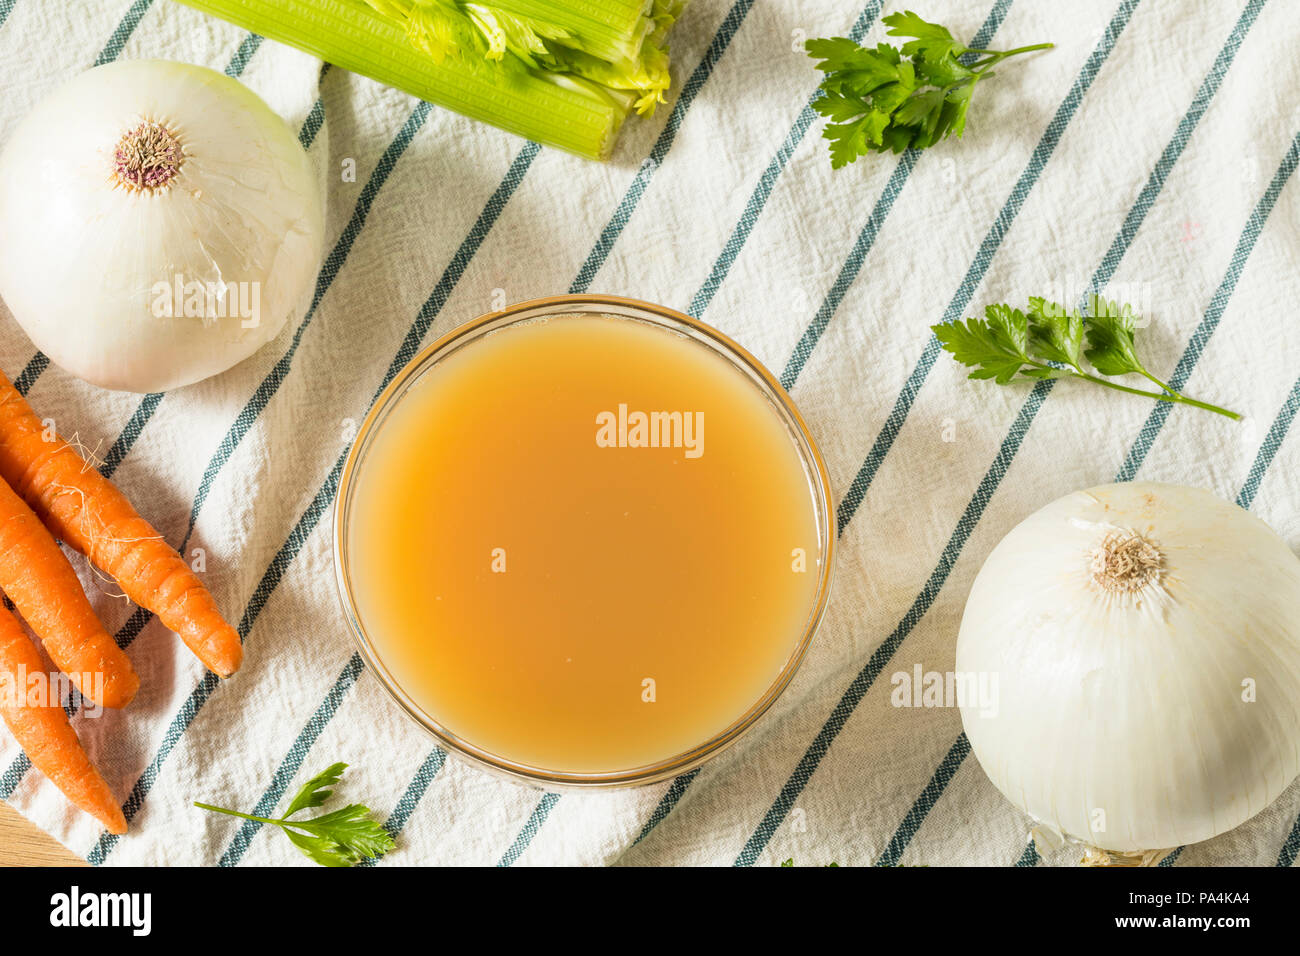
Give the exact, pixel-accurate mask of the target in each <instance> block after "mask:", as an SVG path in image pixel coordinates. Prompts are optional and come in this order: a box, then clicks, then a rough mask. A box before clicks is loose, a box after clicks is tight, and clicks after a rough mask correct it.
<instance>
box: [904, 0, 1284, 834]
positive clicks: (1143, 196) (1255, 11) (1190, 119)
mask: <svg viewBox="0 0 1300 956" xmlns="http://www.w3.org/2000/svg"><path fill="white" fill-rule="evenodd" d="M1264 3H1265V0H1251V2H1250V3H1249V4H1248V5H1247V7H1246V8H1245V9H1244V10H1243V11H1242V14H1241V16H1240V17H1239V18H1238V20H1237V22H1236V24H1235V25H1234V26H1233V29H1232V31H1231V33H1230V34H1229V36H1228V39H1227V41H1226V42H1225V43H1224V46H1223V48H1222V49H1221V50H1220V52H1219V55H1218V56H1217V57H1216V58H1215V61H1214V64H1213V66H1211V68H1210V72H1209V73H1208V74H1207V75H1206V77H1205V79H1204V80H1202V82H1201V85H1200V87H1199V88H1198V90H1197V92H1196V95H1195V96H1194V97H1193V99H1192V104H1191V106H1189V107H1188V110H1187V112H1186V113H1185V114H1184V116H1183V118H1182V120H1180V121H1179V123H1178V126H1177V128H1176V129H1175V131H1174V135H1173V137H1172V138H1171V139H1170V141H1169V143H1168V145H1166V147H1165V149H1164V151H1163V152H1162V153H1161V155H1160V159H1159V160H1158V161H1157V163H1156V166H1155V168H1154V169H1153V170H1152V172H1151V175H1150V176H1149V177H1148V179H1147V183H1146V185H1145V186H1144V187H1143V189H1142V191H1141V192H1140V193H1139V194H1138V198H1137V200H1136V201H1135V202H1134V204H1133V206H1132V208H1131V209H1130V210H1129V212H1128V214H1127V215H1126V216H1125V218H1124V223H1123V225H1122V226H1121V228H1120V231H1119V233H1117V234H1116V236H1115V239H1114V240H1113V241H1112V243H1111V245H1110V248H1109V249H1107V251H1106V254H1105V255H1104V256H1103V258H1102V262H1101V264H1100V265H1099V266H1098V268H1097V271H1096V272H1095V273H1094V275H1093V277H1092V281H1091V283H1090V285H1089V290H1090V291H1100V290H1101V289H1103V288H1104V287H1105V285H1106V283H1107V282H1109V280H1110V278H1111V277H1112V276H1113V275H1114V273H1115V269H1116V268H1117V267H1118V266H1119V263H1120V261H1121V260H1122V259H1123V257H1124V254H1125V252H1127V250H1128V248H1129V246H1130V245H1131V244H1132V241H1133V239H1134V237H1135V236H1136V235H1137V232H1138V230H1139V228H1140V227H1141V225H1142V222H1143V221H1144V220H1145V218H1146V215H1147V213H1148V212H1149V211H1150V209H1151V206H1152V204H1153V203H1154V201H1155V198H1156V197H1157V196H1158V195H1159V194H1160V192H1161V191H1162V190H1163V188H1164V184H1165V181H1166V180H1167V179H1168V176H1169V172H1170V171H1171V170H1172V169H1173V167H1174V164H1175V163H1177V161H1178V158H1179V157H1180V156H1181V155H1182V153H1183V149H1184V148H1185V147H1186V145H1187V142H1188V140H1189V139H1190V137H1191V135H1192V132H1193V131H1194V130H1195V129H1196V126H1197V124H1198V123H1199V122H1200V119H1201V117H1202V116H1203V115H1204V114H1205V111H1206V109H1207V108H1208V107H1209V104H1210V101H1211V100H1212V99H1213V98H1214V94H1215V93H1216V92H1217V91H1218V89H1219V86H1220V84H1221V83H1222V80H1223V76H1224V75H1225V74H1226V72H1227V70H1228V68H1229V67H1230V66H1231V65H1232V61H1233V59H1234V58H1235V57H1236V53H1237V50H1238V49H1240V47H1241V43H1242V41H1243V40H1244V39H1245V36H1246V34H1247V33H1248V32H1249V31H1250V28H1251V26H1252V25H1253V24H1254V22H1255V19H1256V18H1257V16H1258V15H1259V11H1260V10H1261V9H1262V8H1263V6H1264ZM1285 166H1286V162H1285V161H1284V162H1283V168H1284V167H1285ZM1278 172H1279V174H1280V173H1281V172H1282V168H1279V171H1278ZM1287 175H1290V174H1289V172H1288V173H1287ZM1274 179H1275V181H1276V176H1275V177H1274ZM1278 189H1279V190H1280V186H1279V187H1278ZM1270 194H1272V195H1273V198H1274V199H1276V194H1275V193H1273V192H1272V188H1271V187H1270V190H1269V191H1268V192H1266V193H1265V199H1267V198H1268V196H1269V195H1270ZM1262 202H1264V199H1261V203H1262ZM1269 208H1270V209H1271V201H1270V206H1269ZM1257 211H1258V210H1257ZM1264 215H1265V217H1266V216H1267V213H1265V214H1264ZM1255 218H1256V217H1255V215H1254V214H1252V217H1251V221H1252V222H1253V221H1254V220H1255ZM1250 230H1251V226H1250V223H1248V224H1247V229H1246V232H1245V233H1243V239H1244V238H1245V236H1246V234H1247V233H1249V232H1250ZM1257 233H1258V229H1257V228H1256V232H1255V234H1257ZM1253 242H1254V240H1253V238H1252V239H1251V243H1252V244H1253ZM1239 246H1240V243H1239ZM1248 254H1249V253H1247V255H1248ZM1234 261H1236V257H1235V256H1234ZM1239 271H1240V269H1239V267H1238V272H1239ZM1229 274H1232V268H1231V266H1230V268H1229ZM1233 281H1234V283H1235V279H1234V280H1233ZM1228 295H1229V296H1230V295H1231V292H1229V293H1228ZM1085 298H1086V296H1085ZM1217 298H1218V296H1217V294H1216V299H1217ZM1224 304H1226V299H1224ZM1219 311H1220V314H1221V312H1222V309H1221V308H1220V310H1219ZM1207 314H1208V313H1207ZM1216 323H1217V318H1216ZM1207 338H1208V336H1207ZM1193 341H1195V336H1194V337H1193ZM1189 351H1190V347H1189ZM1197 354H1199V349H1198V350H1197ZM1186 357H1187V353H1186V352H1185V353H1184V358H1186ZM1180 365H1181V363H1180ZM1189 373H1190V369H1189ZM1054 384H1055V383H1054V382H1051V381H1048V382H1042V383H1040V384H1039V385H1037V386H1035V388H1034V389H1033V391H1032V392H1031V393H1030V398H1029V400H1028V401H1027V402H1026V404H1025V406H1024V407H1023V408H1022V409H1021V416H1024V414H1025V412H1026V410H1028V411H1029V415H1028V423H1027V424H1026V425H1025V430H1026V431H1027V430H1028V427H1029V424H1032V422H1033V419H1034V417H1035V416H1036V415H1037V414H1038V410H1039V409H1040V408H1041V407H1042V404H1043V403H1044V402H1045V401H1046V400H1047V396H1048V395H1049V394H1050V392H1051V389H1052V387H1053V385H1054ZM1171 384H1172V383H1171ZM1174 387H1175V388H1179V387H1181V386H1180V385H1178V384H1175V385H1174ZM1161 406H1166V412H1167V403H1157V406H1156V408H1157V409H1158V408H1160V407H1161ZM1153 414H1154V410H1153ZM1019 421H1020V419H1019V418H1018V419H1017V423H1019ZM1160 421H1161V422H1163V421H1164V419H1163V418H1161V419H1160ZM1158 430H1159V426H1157V427H1156V429H1155V430H1154V431H1153V432H1152V433H1151V440H1154V435H1155V431H1158ZM1021 437H1022V438H1023V433H1022V436H1021ZM1019 445H1020V441H1019V440H1017V441H1016V443H1015V445H1014V446H1013V447H1012V448H1011V449H1010V457H1008V459H1007V463H1006V465H1005V466H1003V467H1002V468H1001V469H1000V474H998V476H997V479H996V480H995V481H994V482H993V485H992V488H991V490H990V495H991V493H992V491H993V490H996V488H997V484H998V483H999V482H1000V481H1001V478H1002V475H1003V474H1005V472H1006V467H1007V466H1009V464H1010V458H1013V457H1014V456H1015V454H1016V452H1017V451H1018V450H1019ZM1147 447H1148V448H1149V447H1150V441H1148V442H1147ZM1006 450H1007V446H1006V444H1005V442H1004V445H1003V452H1004V453H1005V452H1006ZM1143 455H1145V452H1144V453H1143ZM1130 458H1132V452H1130ZM997 467H998V466H997V463H996V462H995V465H994V469H997ZM994 469H991V470H990V474H992V472H993V470H994ZM1134 471H1136V468H1134ZM1123 474H1124V472H1123V469H1121V473H1120V475H1119V476H1117V477H1116V480H1117V481H1123V480H1129V479H1126V478H1124V477H1123ZM988 478H989V475H986V476H985V481H988ZM980 511H981V512H982V511H983V505H981V506H980ZM968 514H969V512H968ZM978 517H979V516H978V515H976V519H975V520H976V521H978ZM972 527H973V525H972ZM963 541H964V539H963ZM946 576H947V575H946V574H945V578H946ZM941 583H942V582H941ZM941 769H942V768H941ZM936 773H938V771H936ZM931 783H933V781H931ZM929 791H930V786H929V785H927V787H926V791H925V792H923V794H922V796H921V797H918V798H917V802H916V803H914V804H913V806H912V808H911V809H909V811H908V813H907V814H906V815H905V817H904V824H908V825H909V826H910V825H911V824H910V823H909V821H913V820H915V819H916V816H917V812H918V811H921V812H920V819H919V820H917V821H916V823H915V826H912V828H911V831H910V832H908V833H906V834H904V842H903V846H904V847H905V846H906V843H907V841H909V840H910V839H911V837H912V835H913V834H914V833H915V831H916V827H919V825H920V821H922V820H924V817H925V814H926V813H928V812H929V809H930V807H931V806H932V805H933V802H932V801H931V802H930V803H929V804H927V805H925V806H924V808H923V809H922V804H923V803H924V802H925V800H926V796H925V794H926V793H928V792H929ZM936 799H937V798H936ZM904 824H900V831H901V829H902V826H903V825H904ZM898 838H899V834H898V833H896V834H895V836H894V839H895V840H896V839H898ZM892 842H893V841H892V840H891V844H892Z"/></svg>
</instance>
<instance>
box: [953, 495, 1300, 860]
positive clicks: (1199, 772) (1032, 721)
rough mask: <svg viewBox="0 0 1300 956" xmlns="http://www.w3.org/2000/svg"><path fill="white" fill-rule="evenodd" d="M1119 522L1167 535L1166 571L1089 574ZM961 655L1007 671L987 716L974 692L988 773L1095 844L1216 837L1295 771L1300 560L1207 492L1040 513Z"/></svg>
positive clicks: (980, 750) (997, 564) (970, 622)
mask: <svg viewBox="0 0 1300 956" xmlns="http://www.w3.org/2000/svg"><path fill="white" fill-rule="evenodd" d="M1116 529H1120V530H1122V531H1124V532H1136V533H1137V534H1140V535H1142V536H1143V537H1144V538H1145V539H1146V540H1148V541H1150V542H1152V543H1153V544H1154V545H1155V546H1156V547H1157V548H1158V549H1159V551H1160V552H1161V554H1162V556H1163V564H1162V569H1161V572H1160V575H1159V578H1158V580H1157V581H1156V582H1154V583H1152V584H1149V585H1147V586H1145V587H1143V588H1142V589H1140V590H1138V591H1135V592H1132V593H1126V592H1122V591H1121V592H1114V591H1110V592H1108V591H1106V590H1104V589H1102V588H1099V587H1097V586H1096V584H1095V583H1094V582H1092V581H1091V580H1090V576H1091V574H1093V573H1095V567H1094V566H1092V565H1091V563H1090V562H1091V557H1092V555H1093V553H1094V551H1095V549H1096V547H1097V545H1098V544H1099V542H1100V541H1102V540H1103V539H1104V538H1105V536H1106V535H1107V534H1108V533H1113V532H1114V531H1115V530H1116ZM956 664H957V670H958V672H959V673H963V674H965V673H981V672H991V673H996V674H997V687H998V697H997V707H996V710H995V711H994V712H993V713H992V714H981V708H980V707H979V706H978V704H977V703H974V702H972V703H970V704H967V703H963V705H962V723H963V725H964V727H965V730H966V735H967V737H968V738H969V739H970V742H971V748H972V750H973V752H974V753H975V755H976V757H977V758H978V760H979V762H980V765H981V766H982V767H983V768H984V771H985V772H986V773H987V774H988V776H989V779H990V780H992V782H993V783H994V785H995V786H997V788H998V789H999V790H1001V791H1002V793H1003V794H1004V795H1005V796H1006V797H1007V799H1009V800H1010V801H1011V802H1012V803H1014V804H1015V805H1016V806H1018V807H1020V808H1021V809H1022V810H1024V811H1025V812H1026V813H1028V814H1029V815H1030V816H1031V817H1033V818H1034V819H1035V820H1037V821H1039V823H1040V824H1041V825H1045V826H1047V827H1049V828H1052V829H1055V830H1057V831H1059V832H1060V833H1062V834H1064V835H1065V836H1068V837H1071V838H1073V839H1074V840H1077V841H1079V842H1081V843H1083V844H1085V845H1089V846H1096V847H1100V848H1103V849H1106V850H1111V851H1120V852H1125V853H1138V852H1142V851H1147V850H1151V849H1155V848H1159V847H1175V846H1180V845H1183V844H1186V843H1195V842H1198V841H1201V840H1206V839H1209V838H1210V837H1213V836H1216V835H1218V834H1220V833H1224V832H1226V831H1228V830H1231V829H1232V828H1234V827H1236V826H1238V825H1240V824H1241V823H1243V822H1245V821H1246V820H1247V819H1249V818H1250V817H1252V816H1254V815H1255V814H1256V813H1258V812H1259V811H1261V810H1263V809H1264V808H1265V807H1266V806H1268V805H1269V804H1270V803H1272V801H1273V800H1275V799H1276V798H1277V797H1278V795H1279V794H1281V792H1282V791H1283V790H1284V789H1285V788H1286V787H1287V786H1288V785H1289V784H1290V783H1291V781H1292V780H1293V779H1295V777H1296V776H1297V774H1298V773H1300V559H1297V557H1296V556H1295V555H1294V554H1293V553H1292V551H1291V549H1290V548H1289V547H1288V546H1287V545H1286V543H1285V542H1284V541H1283V540H1282V539H1281V538H1280V537H1278V536H1277V535H1276V534H1275V533H1274V532H1273V531H1272V530H1271V529H1269V527H1268V526H1267V525H1266V524H1264V523H1263V522H1262V521H1260V520H1259V519H1257V518H1255V517H1254V516H1252V515H1250V514H1249V513H1247V512H1246V511H1244V510H1242V509H1241V508H1239V507H1237V506H1236V505H1233V504H1229V503H1228V502H1226V501H1223V500H1222V499H1220V498H1218V497H1216V496H1215V495H1212V494H1210V493H1209V492H1206V491H1201V490H1199V489H1195V488H1186V487H1182V486H1179V485H1167V484H1156V483H1150V482H1135V483H1128V484H1117V485H1105V486H1101V487H1098V488H1092V489H1090V490H1088V491H1081V492H1076V493H1074V494H1071V495H1067V496H1066V497H1064V498H1061V499H1059V500H1057V501H1055V502H1053V503H1052V504H1050V505H1048V506H1047V507H1045V508H1043V509H1041V510H1040V511H1038V512H1036V513H1034V514H1033V515H1030V516H1029V517H1028V518H1026V519H1025V520H1024V521H1023V522H1021V523H1020V524H1019V525H1017V526H1016V527H1015V528H1014V529H1012V531H1011V532H1010V533H1009V534H1008V535H1007V536H1006V537H1005V538H1004V539H1003V540H1002V541H1001V542H1000V543H999V544H998V546H997V547H996V548H994V550H993V552H992V553H991V554H990V555H989V558H988V560H987V561H986V562H985V564H984V566H983V568H982V569H981V570H980V572H979V575H978V576H977V577H976V580H975V584H974V586H973V588H972V590H971V595H970V598H969V600H968V601H967V604H966V610H965V614H964V616H963V619H962V624H961V631H960V634H959V636H958V639H957V660H956ZM1247 680H1251V681H1253V682H1254V693H1255V700H1254V701H1253V702H1249V703H1248V702H1245V701H1244V700H1243V694H1244V693H1245V688H1244V687H1243V681H1247ZM1098 823H1101V824H1102V825H1103V827H1104V828H1102V829H1098V828H1097V826H1096V825H1097V824H1098Z"/></svg>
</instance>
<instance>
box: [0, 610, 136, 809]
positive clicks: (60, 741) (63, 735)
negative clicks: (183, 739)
mask: <svg viewBox="0 0 1300 956" xmlns="http://www.w3.org/2000/svg"><path fill="white" fill-rule="evenodd" d="M44 671H45V668H44V665H43V664H42V663H41V656H40V654H39V653H38V652H37V650H36V646H35V645H34V644H32V642H31V641H30V640H29V639H28V637H27V635H26V634H25V633H23V629H22V628H21V627H20V626H19V624H18V622H17V621H16V620H14V617H13V615H12V614H10V613H9V612H8V611H6V610H5V609H4V608H3V607H0V717H3V718H4V722H5V724H7V725H8V727H9V730H10V732H11V733H12V734H13V735H14V739H15V740H17V741H18V745H19V746H20V747H22V748H23V750H24V751H26V753H27V757H28V759H29V760H31V762H32V766H34V767H35V768H36V769H37V770H39V771H40V772H41V773H43V774H45V776H47V777H49V778H50V781H51V782H52V783H53V784H54V785H55V786H56V787H58V788H59V789H60V790H62V791H63V795H64V796H65V797H67V798H68V799H69V800H70V801H72V803H73V804H74V805H76V806H77V807H79V808H80V809H82V810H85V811H86V812H87V813H89V814H90V815H91V816H93V817H94V818H95V819H96V820H98V821H99V822H100V823H102V824H104V827H105V828H106V829H107V830H108V832H109V833H125V832H126V818H125V817H124V816H122V808H121V807H119V806H118V805H117V801H116V800H114V799H113V794H112V792H111V791H110V790H109V789H108V784H107V783H105V782H104V778H103V777H101V776H100V774H99V771H98V770H96V769H95V765H94V764H93V763H91V762H90V758H89V757H88V756H86V751H85V750H83V749H82V746H81V741H80V740H78V739H77V732H76V731H75V730H73V729H72V725H71V724H70V723H68V715H67V714H65V713H64V712H63V707H62V706H61V704H60V703H59V701H58V700H57V699H53V700H51V699H50V698H51V697H54V696H55V695H54V694H50V693H47V694H46V695H45V700H43V701H41V702H37V703H33V702H31V701H29V700H28V699H27V696H26V693H27V691H28V690H29V689H30V688H29V686H28V685H27V684H26V683H25V681H24V675H26V676H27V677H30V676H31V675H33V674H42V673H44Z"/></svg>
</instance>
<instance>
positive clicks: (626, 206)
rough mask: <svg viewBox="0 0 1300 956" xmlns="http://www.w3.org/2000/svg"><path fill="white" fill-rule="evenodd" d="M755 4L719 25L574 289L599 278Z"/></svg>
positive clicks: (741, 1) (748, 2) (738, 8)
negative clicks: (723, 56)
mask: <svg viewBox="0 0 1300 956" xmlns="http://www.w3.org/2000/svg"><path fill="white" fill-rule="evenodd" d="M753 5H754V0H736V3H735V4H733V5H732V7H731V9H730V10H728V11H727V15H726V17H725V18H724V19H723V21H722V25H721V26H719V27H718V32H717V33H715V34H714V35H713V39H712V40H711V41H710V42H709V47H708V49H707V50H706V51H705V52H704V57H703V59H701V60H700V62H699V63H698V64H697V65H696V67H695V69H694V70H693V71H691V75H690V78H689V79H687V81H686V83H685V84H684V85H683V86H682V92H681V93H680V94H679V95H678V97H677V102H676V103H674V104H673V109H672V112H671V113H670V114H669V115H668V122H667V123H665V124H664V128H663V131H662V132H661V133H660V134H659V138H658V139H656V140H655V143H654V146H652V147H651V149H650V155H649V156H648V157H647V158H646V159H645V161H644V162H642V163H641V168H640V169H638V170H637V172H636V176H634V177H633V179H632V184H631V185H630V186H628V188H627V191H626V192H625V193H624V194H623V199H622V201H621V202H619V204H618V207H617V208H616V209H615V210H614V214H613V215H612V216H610V219H609V222H608V223H606V224H605V228H604V229H602V230H601V233H600V238H598V239H597V240H596V244H595V245H594V246H592V248H591V252H589V253H588V254H587V259H586V261H585V262H583V264H582V267H581V268H580V269H579V270H578V274H577V276H576V277H574V280H573V284H572V285H570V286H569V291H570V292H572V293H579V292H586V291H587V290H588V289H590V288H591V280H592V279H594V278H596V273H598V272H599V271H600V267H601V266H602V265H604V264H605V260H606V259H608V258H609V253H610V251H611V250H612V249H613V248H614V243H615V242H617V241H618V237H619V236H620V235H622V233H623V227H624V226H626V225H627V222H628V220H629V219H630V218H631V217H632V213H633V212H635V211H636V207H637V204H638V203H639V202H640V201H641V196H642V195H644V193H645V191H646V187H647V186H649V185H650V180H651V179H652V178H653V177H654V174H655V170H657V169H658V168H659V164H660V163H662V162H663V161H664V157H666V156H667V155H668V150H670V149H672V145H673V141H674V140H675V139H676V138H677V131H678V130H679V129H681V126H682V121H683V120H684V119H685V117H686V111H687V110H689V109H690V108H691V104H692V103H694V102H695V97H696V95H697V94H698V93H699V92H700V90H701V89H702V88H703V87H704V83H705V81H706V80H708V78H709V77H710V76H711V75H712V73H713V68H714V67H715V66H717V65H718V61H719V60H721V59H722V54H724V53H725V52H727V47H728V46H729V45H730V44H731V40H732V37H734V36H735V35H736V32H737V31H738V30H739V29H740V26H741V24H742V23H744V21H745V15H746V14H748V13H749V10H750V8H751V7H752V6H753Z"/></svg>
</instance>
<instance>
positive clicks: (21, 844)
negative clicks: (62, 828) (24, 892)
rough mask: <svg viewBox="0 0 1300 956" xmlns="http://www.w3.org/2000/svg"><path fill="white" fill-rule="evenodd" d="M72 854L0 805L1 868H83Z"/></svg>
mask: <svg viewBox="0 0 1300 956" xmlns="http://www.w3.org/2000/svg"><path fill="white" fill-rule="evenodd" d="M85 865H86V861H85V860H83V859H81V858H80V857H79V856H77V855H76V854H75V853H72V852H71V851H70V850H68V848H67V847H65V846H64V845H63V844H61V843H60V842H59V841H58V840H56V839H54V837H52V836H49V835H48V834H46V833H45V832H44V831H43V830H41V829H40V828H39V827H37V826H36V825H34V824H32V823H29V822H28V821H27V819H26V818H25V817H23V816H22V814H20V813H19V812H18V811H17V810H15V809H14V808H13V807H11V806H9V804H7V803H3V802H0V866H85Z"/></svg>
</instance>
